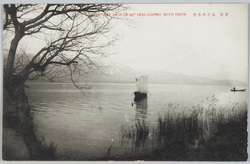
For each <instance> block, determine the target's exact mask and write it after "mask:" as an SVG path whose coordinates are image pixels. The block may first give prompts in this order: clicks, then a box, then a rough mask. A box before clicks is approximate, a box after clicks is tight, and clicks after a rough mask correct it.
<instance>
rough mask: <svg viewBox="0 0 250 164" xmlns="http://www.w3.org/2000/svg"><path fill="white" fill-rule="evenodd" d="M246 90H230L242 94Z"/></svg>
mask: <svg viewBox="0 0 250 164" xmlns="http://www.w3.org/2000/svg"><path fill="white" fill-rule="evenodd" d="M245 90H246V89H241V90H235V89H231V91H232V92H244V91H245Z"/></svg>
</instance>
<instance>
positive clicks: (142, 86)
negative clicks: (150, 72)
mask: <svg viewBox="0 0 250 164" xmlns="http://www.w3.org/2000/svg"><path fill="white" fill-rule="evenodd" d="M136 87H137V91H135V92H134V95H135V98H134V101H136V102H138V101H140V100H143V99H145V98H147V93H148V91H147V90H148V76H140V77H139V78H136Z"/></svg>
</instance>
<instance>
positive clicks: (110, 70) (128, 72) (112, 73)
mask: <svg viewBox="0 0 250 164" xmlns="http://www.w3.org/2000/svg"><path fill="white" fill-rule="evenodd" d="M103 72H104V73H103V74H101V73H100V72H93V73H91V74H89V76H88V78H87V79H85V81H82V82H86V81H87V82H89V83H135V78H136V77H138V76H141V75H148V81H149V83H164V84H190V85H247V84H245V83H243V82H240V81H236V80H218V79H212V78H207V77H199V76H188V75H184V74H180V73H172V72H164V71H145V70H144V71H139V72H136V71H135V70H134V69H133V68H131V67H129V66H126V65H122V64H111V65H109V66H108V67H105V68H104V69H103ZM39 81H40V82H44V81H46V80H44V79H42V80H39ZM55 81H56V82H70V78H62V79H60V78H59V79H56V80H55ZM78 82H81V81H78Z"/></svg>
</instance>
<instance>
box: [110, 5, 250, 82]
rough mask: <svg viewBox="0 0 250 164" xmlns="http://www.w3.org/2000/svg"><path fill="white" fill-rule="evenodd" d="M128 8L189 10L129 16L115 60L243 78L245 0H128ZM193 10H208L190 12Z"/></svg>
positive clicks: (149, 67) (140, 10)
mask: <svg viewBox="0 0 250 164" xmlns="http://www.w3.org/2000/svg"><path fill="white" fill-rule="evenodd" d="M130 9H131V10H130V11H129V13H136V15H137V13H145V14H146V15H147V14H148V13H161V14H163V13H174V14H175V13H186V14H187V15H186V16H163V15H162V16H130V17H129V18H130V19H131V20H133V21H134V23H132V26H133V27H130V26H126V25H125V24H120V25H119V27H118V28H119V32H120V33H122V34H123V37H122V39H121V40H119V41H118V46H116V47H115V49H116V52H117V55H116V56H114V57H113V60H114V61H115V62H118V63H121V64H125V65H128V66H131V67H132V68H135V69H138V70H140V69H146V70H161V71H167V72H176V73H183V74H187V75H195V76H205V77H212V78H217V79H233V80H240V81H244V82H247V79H248V75H247V71H248V43H247V38H248V34H247V20H248V18H247V4H195V5H194V4H186V5H183V4H182V5H180V4H167V5H163V4H160V5H159V4H158V5H152V4H150V5H145V4H144V5H143V4H140V5H130ZM194 13H196V15H198V13H201V14H203V13H205V14H206V16H200V17H199V16H193V14H194ZM208 13H210V16H208ZM213 13H215V15H216V16H212V14H213ZM220 13H224V15H225V13H228V16H220Z"/></svg>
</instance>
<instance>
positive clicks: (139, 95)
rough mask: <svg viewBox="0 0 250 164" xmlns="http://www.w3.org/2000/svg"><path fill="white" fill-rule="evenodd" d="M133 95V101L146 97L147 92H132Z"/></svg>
mask: <svg viewBox="0 0 250 164" xmlns="http://www.w3.org/2000/svg"><path fill="white" fill-rule="evenodd" d="M134 95H135V98H134V101H140V100H142V99H145V98H147V93H142V92H134Z"/></svg>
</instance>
